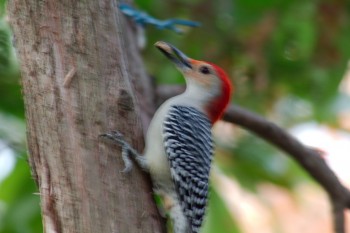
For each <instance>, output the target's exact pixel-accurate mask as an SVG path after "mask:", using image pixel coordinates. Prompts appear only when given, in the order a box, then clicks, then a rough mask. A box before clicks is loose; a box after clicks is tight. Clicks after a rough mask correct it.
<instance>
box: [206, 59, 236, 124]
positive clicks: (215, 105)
mask: <svg viewBox="0 0 350 233" xmlns="http://www.w3.org/2000/svg"><path fill="white" fill-rule="evenodd" d="M208 63H209V64H210V65H211V66H212V67H213V68H214V69H215V70H216V72H217V74H218V76H219V78H220V79H221V95H220V96H218V97H217V98H216V99H214V100H213V101H212V102H211V103H209V106H208V114H209V118H210V120H211V122H212V123H213V124H214V123H215V122H216V121H217V120H219V119H220V118H221V116H222V114H223V113H224V111H225V109H226V107H227V105H228V103H229V102H230V97H231V92H232V90H233V87H232V84H231V82H230V79H229V78H228V75H227V74H226V72H225V71H224V70H223V69H221V68H220V67H219V66H217V65H215V64H213V63H210V62H208Z"/></svg>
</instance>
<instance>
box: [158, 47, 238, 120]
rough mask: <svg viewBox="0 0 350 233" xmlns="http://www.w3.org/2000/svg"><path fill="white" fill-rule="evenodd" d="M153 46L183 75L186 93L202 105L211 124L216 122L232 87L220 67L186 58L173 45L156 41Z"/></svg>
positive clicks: (227, 101)
mask: <svg viewBox="0 0 350 233" xmlns="http://www.w3.org/2000/svg"><path fill="white" fill-rule="evenodd" d="M155 46H156V47H157V48H158V49H159V50H160V51H161V52H162V53H163V54H164V55H165V56H166V57H167V58H169V59H170V60H171V61H172V62H173V63H174V64H175V65H176V67H177V68H178V69H179V70H180V71H181V72H182V73H183V75H184V77H185V79H186V84H187V91H188V92H190V93H191V94H192V93H193V96H194V98H198V100H199V103H202V104H203V107H204V110H205V111H206V112H207V114H208V116H209V118H210V120H211V122H212V123H214V122H215V121H217V120H218V119H219V118H220V117H221V115H222V114H223V112H224V110H225V108H226V107H227V105H228V103H229V101H230V96H231V91H232V86H231V82H230V80H229V79H228V76H227V74H226V73H225V71H224V70H222V69H221V68H220V67H218V66H216V65H214V64H212V63H210V62H204V61H198V60H194V59H191V58H189V57H187V56H186V55H185V54H184V53H183V52H181V51H180V50H178V49H177V48H175V47H174V46H173V45H171V44H169V43H166V42H163V41H158V42H157V43H156V44H155Z"/></svg>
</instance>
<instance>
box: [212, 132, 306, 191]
mask: <svg viewBox="0 0 350 233" xmlns="http://www.w3.org/2000/svg"><path fill="white" fill-rule="evenodd" d="M227 150H228V152H227V154H225V155H222V156H225V157H226V158H224V159H221V160H220V159H219V161H218V163H219V165H220V167H221V168H222V169H223V171H225V172H226V173H227V174H229V175H231V176H232V177H235V178H236V179H237V180H238V181H239V182H240V183H241V185H242V186H243V187H245V188H247V189H250V190H252V191H255V189H256V187H257V186H258V185H259V184H260V183H263V182H270V183H273V184H276V185H278V186H281V187H285V188H289V189H290V188H293V186H294V185H295V184H298V183H299V182H302V181H305V180H306V179H307V177H306V175H305V172H303V171H302V170H301V168H299V167H298V166H297V165H296V164H295V163H294V161H291V160H290V159H289V158H288V157H286V156H285V155H283V154H281V153H280V152H279V151H278V150H276V149H275V148H273V147H272V146H271V145H269V144H267V143H266V142H264V141H262V139H260V138H257V137H256V136H253V135H251V134H248V135H246V136H245V137H241V138H240V139H239V140H238V142H236V143H235V146H234V148H227ZM230 155H231V159H229V158H227V157H228V156H230Z"/></svg>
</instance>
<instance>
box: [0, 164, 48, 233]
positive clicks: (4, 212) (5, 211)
mask: <svg viewBox="0 0 350 233" xmlns="http://www.w3.org/2000/svg"><path fill="white" fill-rule="evenodd" d="M0 190H1V192H0V232H4V233H5V232H6V233H12V232H13V233H36V232H42V223H41V217H40V205H39V196H38V195H34V193H36V192H37V187H36V186H35V184H34V182H33V180H32V178H31V175H30V173H29V169H28V163H27V162H26V161H25V160H24V159H23V158H19V159H17V165H16V167H15V169H14V171H13V172H12V173H11V175H10V176H8V177H7V178H6V179H5V180H4V181H3V182H2V183H0Z"/></svg>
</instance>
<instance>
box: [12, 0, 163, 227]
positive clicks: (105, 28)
mask: <svg viewBox="0 0 350 233" xmlns="http://www.w3.org/2000/svg"><path fill="white" fill-rule="evenodd" d="M8 10H9V11H8V12H9V18H10V23H11V25H12V28H13V32H14V36H15V38H16V39H15V42H16V48H17V53H18V56H19V59H20V62H21V72H22V85H23V94H24V101H25V107H26V121H27V138H28V148H29V162H30V166H31V170H32V173H33V176H34V178H35V180H36V181H37V183H38V186H39V191H40V195H41V208H42V214H43V222H44V230H45V232H50V233H51V232H79V233H81V232H84V233H85V232H91V233H96V232H99V233H103V232H120V233H133V232H135V233H136V232H137V233H139V232H152V233H156V232H165V230H164V221H163V219H162V218H161V217H160V216H159V213H158V211H157V209H156V206H155V204H154V201H153V198H152V190H151V186H150V181H149V178H148V177H147V175H146V174H144V173H142V172H141V171H140V170H139V169H137V168H136V167H135V169H134V171H132V172H131V173H130V174H122V173H120V171H121V170H122V169H123V162H122V160H121V155H120V153H121V150H120V148H119V147H118V146H111V145H110V144H106V143H103V142H100V141H99V140H98V135H99V134H100V133H104V132H106V131H109V130H112V129H118V130H119V131H121V132H122V133H124V135H125V136H126V139H127V140H128V141H130V142H131V143H132V144H133V145H134V146H135V147H136V148H137V149H138V150H142V149H143V133H142V132H143V130H142V125H143V126H144V128H146V127H147V124H148V123H149V120H150V116H151V115H152V112H153V110H154V109H153V108H154V107H153V104H152V103H153V99H152V98H153V97H152V96H151V95H150V94H149V93H153V90H151V88H152V85H151V83H150V80H149V78H148V77H147V75H146V73H145V70H144V68H143V64H142V61H141V58H140V55H139V53H138V51H137V48H136V42H135V39H134V35H133V31H132V27H131V25H129V24H130V22H128V21H127V20H126V19H125V18H124V17H123V15H120V13H119V11H118V10H117V9H116V3H115V1H114V0H100V1H96V0H84V1H70V0H62V1H55V0H40V1H37V0H26V1H25V0H11V1H9V2H8ZM133 80H137V82H136V81H133ZM133 93H136V95H138V96H142V98H139V100H141V103H140V104H138V102H136V101H135V99H136V98H135V96H134V94H133ZM140 109H141V110H140ZM139 113H148V114H143V115H142V117H141V119H142V123H143V124H142V123H141V120H140V119H139V118H138V116H139Z"/></svg>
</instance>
